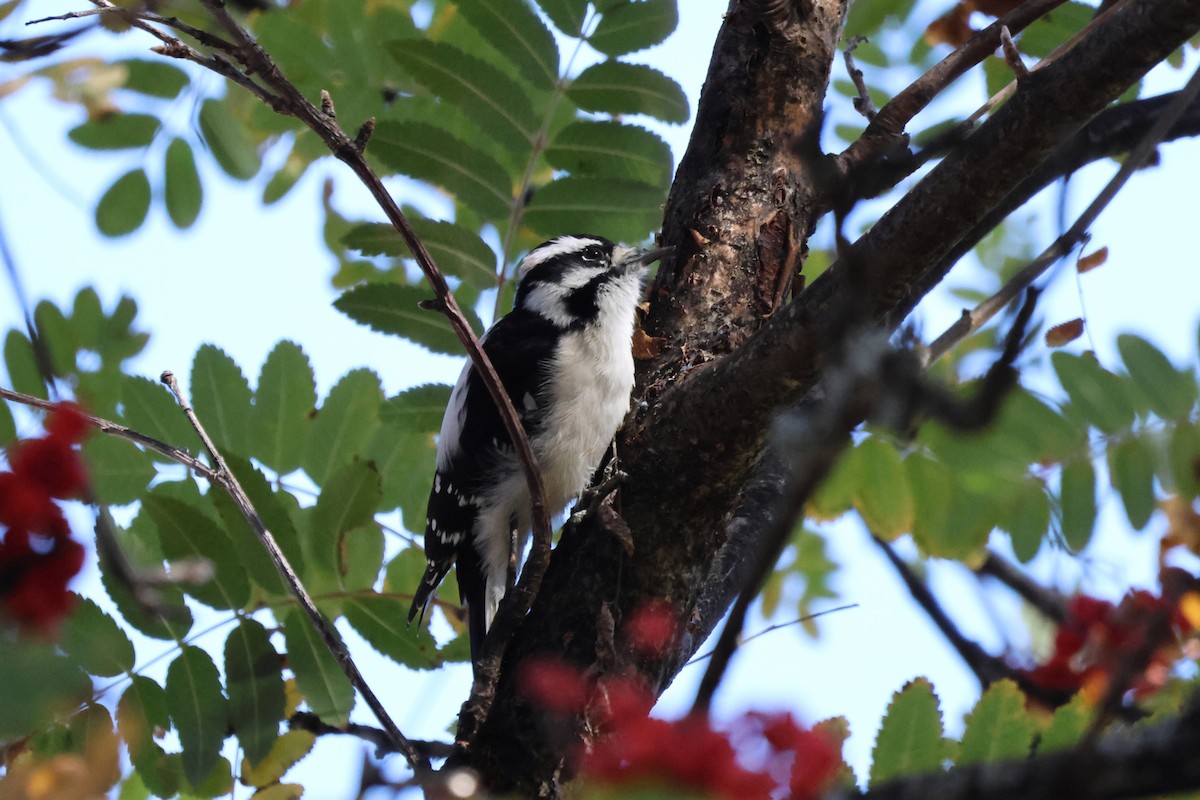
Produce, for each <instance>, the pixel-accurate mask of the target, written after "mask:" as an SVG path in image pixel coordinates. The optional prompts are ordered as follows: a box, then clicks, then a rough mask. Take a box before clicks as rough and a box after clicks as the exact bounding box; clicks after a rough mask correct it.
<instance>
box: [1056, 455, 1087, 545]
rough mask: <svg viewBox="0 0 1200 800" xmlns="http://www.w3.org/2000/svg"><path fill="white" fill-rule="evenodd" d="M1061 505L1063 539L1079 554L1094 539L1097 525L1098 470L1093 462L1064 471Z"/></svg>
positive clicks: (1083, 461) (1069, 466)
mask: <svg viewBox="0 0 1200 800" xmlns="http://www.w3.org/2000/svg"><path fill="white" fill-rule="evenodd" d="M1060 502H1061V504H1062V533H1063V539H1065V540H1066V543H1067V546H1068V547H1070V548H1071V549H1072V550H1074V551H1075V552H1077V553H1078V552H1079V551H1080V550H1082V549H1083V548H1084V547H1086V546H1087V543H1088V540H1090V539H1091V538H1092V528H1093V527H1094V526H1095V524H1096V470H1095V469H1094V468H1093V467H1092V462H1091V461H1089V460H1088V459H1086V458H1084V459H1079V460H1077V461H1071V462H1068V463H1067V464H1066V465H1065V466H1064V467H1063V470H1062V481H1061V501H1060Z"/></svg>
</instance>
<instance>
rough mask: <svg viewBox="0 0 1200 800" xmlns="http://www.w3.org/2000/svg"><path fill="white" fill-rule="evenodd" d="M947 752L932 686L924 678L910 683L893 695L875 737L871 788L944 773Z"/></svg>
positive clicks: (939, 713)
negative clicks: (906, 777)
mask: <svg viewBox="0 0 1200 800" xmlns="http://www.w3.org/2000/svg"><path fill="white" fill-rule="evenodd" d="M946 750H947V748H946V741H945V739H943V738H942V714H941V711H940V709H939V708H938V698H937V695H936V694H934V692H933V686H931V685H930V683H929V681H928V680H926V679H925V678H917V679H916V680H913V681H910V682H909V683H908V684H906V685H905V686H904V688H903V689H901V690H900V691H898V692H896V693H895V694H894V695H892V702H891V704H890V705H889V706H888V709H887V713H886V714H885V715H884V718H883V724H882V726H881V727H880V728H879V734H878V735H877V736H876V737H875V748H874V749H873V750H872V751H871V776H870V780H869V782H868V785H870V786H878V785H879V784H882V783H886V782H887V781H889V780H892V779H893V778H900V777H904V776H907V775H916V774H919V773H922V772H933V771H935V770H938V769H941V766H942V760H943V759H944V758H945V757H946Z"/></svg>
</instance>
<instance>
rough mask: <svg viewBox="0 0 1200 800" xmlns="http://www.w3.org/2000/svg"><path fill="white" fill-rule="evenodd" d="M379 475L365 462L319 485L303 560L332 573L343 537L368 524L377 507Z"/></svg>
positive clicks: (347, 466) (338, 561) (340, 472)
mask: <svg viewBox="0 0 1200 800" xmlns="http://www.w3.org/2000/svg"><path fill="white" fill-rule="evenodd" d="M380 494H381V489H380V484H379V473H378V472H376V471H375V468H374V467H372V466H371V465H370V464H368V463H366V462H365V461H354V462H351V463H349V464H346V465H345V466H343V467H341V468H339V469H338V470H337V471H335V472H334V473H333V474H332V475H331V476H330V477H329V478H328V479H327V480H326V481H325V482H324V483H323V484H322V489H321V494H320V496H319V497H318V498H317V505H316V508H315V509H314V510H313V514H312V517H311V520H310V523H311V524H310V525H309V526H308V528H307V532H308V536H307V537H305V538H304V539H302V541H303V543H304V545H305V548H304V550H305V560H306V561H307V563H308V564H310V565H312V566H316V567H318V568H322V569H323V570H324V571H326V572H329V573H333V572H335V571H338V569H339V564H340V563H341V549H342V547H343V540H342V537H343V535H344V534H345V533H346V532H347V531H349V530H351V529H353V528H357V527H359V526H361V525H365V524H366V523H368V522H370V521H371V520H372V518H373V516H374V514H375V510H376V508H378V507H379V499H380Z"/></svg>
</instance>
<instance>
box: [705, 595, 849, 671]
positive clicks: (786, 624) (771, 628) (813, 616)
mask: <svg viewBox="0 0 1200 800" xmlns="http://www.w3.org/2000/svg"><path fill="white" fill-rule="evenodd" d="M852 608H858V603H847V604H846V605H844V606H838V607H836V608H827V609H825V610H824V611H816V612H814V613H812V614H805V615H804V616H803V617H797V618H796V619H792V620H788V621H787V622H777V623H775V624H774V625H768V626H767V627H765V628H763V629H762V630H761V631H758V632H756V633H752V634H750V635H749V636H747V637H746V638H745V639H742V640H741V641H740V642H738V646H739V647H742V646H744V645H747V644H749V643H750V642H753V641H754V640H755V639H757V638H759V637H760V636H766V635H767V634H768V633H774V632H775V631H779V630H783V629H784V628H790V627H792V626H793V625H802V624H804V623H805V622H811V621H812V620H814V619H817V618H818V617H823V616H825V615H826V614H835V613H837V612H838V611H849V610H850V609H852ZM714 652H716V651H715V650H709V651H708V652H707V653H701V654H700V655H698V656H695V657H693V658H692V659H691V660H690V661H688V662H687V663H686V664H684V666H685V667H690V666H692V665H693V664H699V663H700V662H701V661H704V660H705V659H709V658H712V654H713V653H714Z"/></svg>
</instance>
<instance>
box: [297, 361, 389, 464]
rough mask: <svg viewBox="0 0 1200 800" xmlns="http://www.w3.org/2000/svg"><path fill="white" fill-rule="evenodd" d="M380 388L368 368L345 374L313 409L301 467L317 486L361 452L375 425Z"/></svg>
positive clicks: (377, 380)
mask: <svg viewBox="0 0 1200 800" xmlns="http://www.w3.org/2000/svg"><path fill="white" fill-rule="evenodd" d="M382 402H383V390H382V389H381V388H380V386H379V376H377V375H376V374H375V373H374V372H371V371H370V370H369V369H356V370H352V371H350V372H348V373H346V375H345V376H343V377H342V379H341V380H340V381H338V382H337V384H336V385H335V386H334V387H333V388H332V389H331V390H330V391H329V396H328V397H326V398H325V402H324V403H323V404H322V406H321V408H320V409H319V410H318V411H317V418H316V420H315V421H314V423H313V427H312V433H311V434H310V436H309V440H308V447H307V449H306V451H305V454H304V462H303V467H304V471H305V472H307V473H308V476H309V477H310V478H312V480H313V482H314V483H316V484H317V485H318V486H324V485H325V482H326V481H328V480H329V478H330V476H332V475H333V474H334V473H335V472H336V471H337V470H339V469H340V468H341V467H343V466H345V465H346V464H348V463H350V462H351V461H352V460H354V459H355V458H357V457H360V456H361V455H362V454H363V451H364V450H365V449H366V446H367V442H369V441H370V439H371V434H372V432H373V431H374V430H375V427H376V426H377V425H378V424H379V406H380V404H381V403H382Z"/></svg>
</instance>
